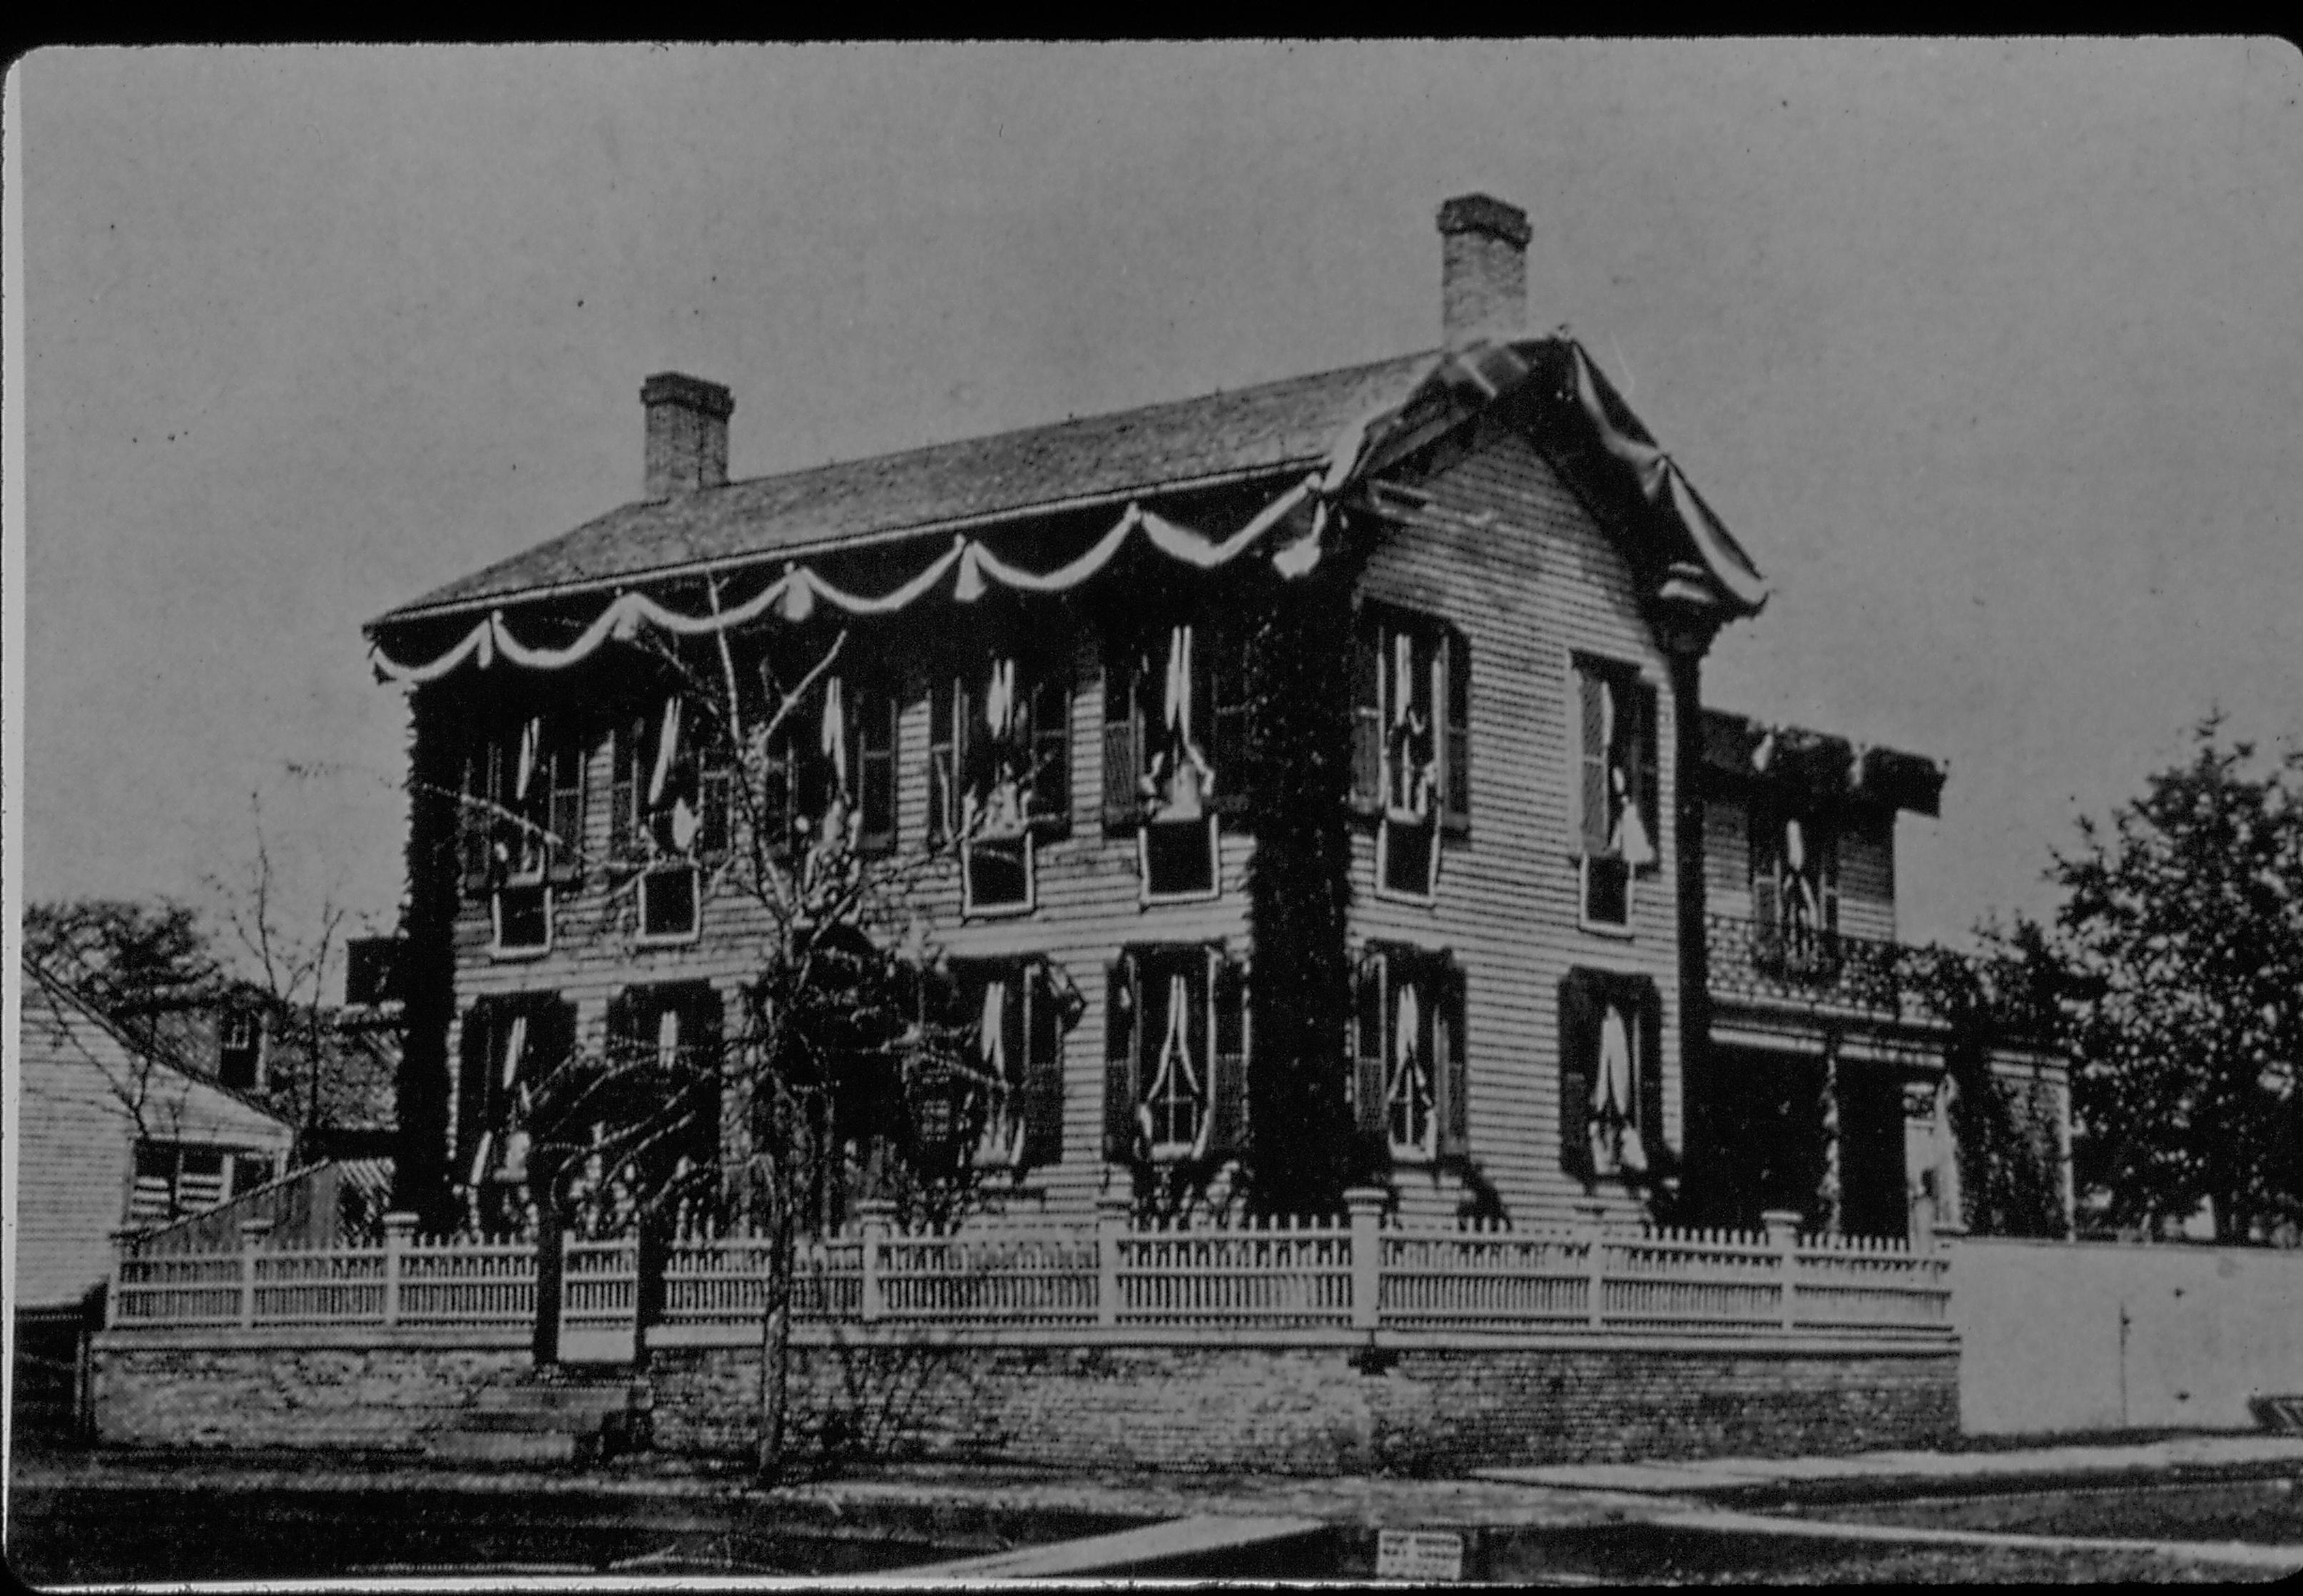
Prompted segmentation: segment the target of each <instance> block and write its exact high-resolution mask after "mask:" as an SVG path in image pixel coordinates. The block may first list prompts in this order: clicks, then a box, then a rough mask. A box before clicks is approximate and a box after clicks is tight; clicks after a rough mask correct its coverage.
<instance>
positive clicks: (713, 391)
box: [640, 371, 736, 499]
mask: <svg viewBox="0 0 2303 1596" xmlns="http://www.w3.org/2000/svg"><path fill="white" fill-rule="evenodd" d="M640 403H641V404H642V405H643V406H645V408H646V410H647V492H646V494H645V495H644V496H645V497H646V498H650V499H669V498H671V496H672V495H673V494H691V493H694V492H695V491H696V489H697V488H700V487H720V486H723V485H725V484H726V482H727V480H728V417H729V414H730V412H731V411H733V410H735V408H736V400H735V396H734V395H733V394H731V393H729V392H728V390H727V389H725V388H723V387H721V385H720V384H718V383H707V382H705V381H704V379H703V378H702V377H696V376H688V375H687V374H686V373H684V372H678V371H660V372H658V373H656V375H655V376H652V377H650V378H648V380H647V381H645V382H644V383H642V384H640Z"/></svg>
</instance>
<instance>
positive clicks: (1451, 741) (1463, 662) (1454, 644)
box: [1439, 628, 1472, 835]
mask: <svg viewBox="0 0 2303 1596" xmlns="http://www.w3.org/2000/svg"><path fill="white" fill-rule="evenodd" d="M1439 647H1440V651H1441V657H1442V660H1443V662H1444V663H1443V665H1442V671H1441V673H1442V675H1443V676H1444V678H1445V680H1446V686H1445V696H1444V700H1443V703H1442V705H1441V713H1442V722H1441V728H1440V739H1439V767H1440V780H1439V794H1440V811H1439V818H1440V823H1441V824H1443V825H1444V826H1446V827H1447V830H1448V831H1449V832H1454V833H1455V834H1457V835H1461V834H1462V833H1464V832H1468V831H1470V830H1471V829H1472V646H1471V644H1470V643H1469V642H1468V641H1466V640H1465V638H1464V634H1463V633H1461V632H1459V631H1456V630H1455V629H1453V628H1450V629H1448V630H1447V632H1446V633H1445V634H1444V635H1443V636H1442V637H1441V638H1440V642H1439Z"/></svg>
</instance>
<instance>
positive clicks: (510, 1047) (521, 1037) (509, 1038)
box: [502, 1014, 527, 1092]
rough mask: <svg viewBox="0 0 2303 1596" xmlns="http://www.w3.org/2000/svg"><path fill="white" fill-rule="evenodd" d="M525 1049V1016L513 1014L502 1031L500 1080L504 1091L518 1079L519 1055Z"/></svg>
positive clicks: (508, 1089) (509, 1088)
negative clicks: (506, 1027) (507, 1025)
mask: <svg viewBox="0 0 2303 1596" xmlns="http://www.w3.org/2000/svg"><path fill="white" fill-rule="evenodd" d="M526 1051H527V1016H526V1015H525V1014H515V1015H513V1016H512V1017H511V1026H510V1029H509V1030H507V1031H506V1032H505V1033H504V1051H503V1071H502V1082H503V1088H504V1090H505V1091H507V1092H509V1091H510V1090H511V1087H512V1083H513V1082H515V1081H517V1080H518V1079H519V1060H520V1055H521V1054H523V1053H525V1052H526Z"/></svg>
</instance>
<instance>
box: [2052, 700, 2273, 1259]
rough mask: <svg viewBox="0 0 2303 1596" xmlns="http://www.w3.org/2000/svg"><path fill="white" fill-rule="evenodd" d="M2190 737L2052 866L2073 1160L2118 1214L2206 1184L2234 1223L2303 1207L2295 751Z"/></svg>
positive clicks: (2266, 1222) (2155, 1207) (2226, 1236)
mask: <svg viewBox="0 0 2303 1596" xmlns="http://www.w3.org/2000/svg"><path fill="white" fill-rule="evenodd" d="M2194 739H2195V742H2196V744H2197V746H2196V747H2195V749H2194V750H2193V752H2192V755H2191V756H2190V758H2189V760H2188V762H2186V763H2184V764H2178V765H2173V766H2170V767H2169V768H2167V769H2165V770H2162V771H2160V772H2158V773H2155V775H2153V776H2152V777H2151V778H2150V779H2149V781H2148V782H2147V784H2146V787H2145V790H2144V792H2143V795H2142V796H2141V797H2140V798H2136V799H2135V800H2133V801H2132V802H2130V803H2129V804H2127V805H2126V806H2123V807H2122V808H2121V809H2119V810H2117V811H2116V812H2115V813H2114V815H2113V818H2112V823H2111V825H2110V827H2109V829H2108V830H2105V829H2104V828H2102V827H2099V826H2097V825H2096V824H2094V823H2088V822H2082V823H2081V827H2080V832H2081V838H2082V844H2083V845H2082V847H2081V848H2080V849H2079V851H2078V852H2076V853H2074V854H2072V855H2071V856H2070V857H2058V858H2057V860H2056V863H2055V866H2054V872H2053V875H2054V879H2055V880H2056V882H2058V883H2059V884H2060V885H2061V886H2062V887H2063V889H2064V891H2065V893H2066V894H2067V896H2066V899H2065V901H2064V903H2063V908H2062V909H2061V911H2060V912H2059V913H2058V915H2057V916H2056V922H2055V926H2056V936H2055V939H2054V942H2055V949H2054V951H2055V956H2056V957H2057V958H2058V959H2059V960H2060V961H2061V962H2062V964H2063V967H2064V970H2065V973H2066V980H2067V983H2068V984H2067V987H2066V992H2065V998H2066V1004H2067V1007H2068V1009H2069V1020H2070V1025H2071V1042H2072V1045H2073V1048H2074V1051H2075V1053H2076V1055H2077V1056H2078V1057H2079V1059H2080V1060H2082V1062H2081V1063H2080V1064H2079V1068H2078V1075H2077V1079H2076V1081H2075V1083H2074V1089H2073V1098H2074V1102H2073V1108H2074V1119H2075V1121H2076V1132H2077V1135H2076V1137H2075V1140H2076V1148H2075V1164H2076V1177H2077V1178H2078V1180H2079V1182H2080V1183H2081V1184H2082V1185H2083V1186H2085V1188H2086V1189H2087V1190H2088V1193H2089V1194H2090V1195H2091V1196H2092V1197H2093V1198H2095V1199H2096V1201H2097V1202H2099V1203H2100V1204H2101V1206H2102V1212H2103V1216H2104V1218H2105V1220H2108V1221H2109V1222H2110V1223H2111V1224H2112V1225H2114V1226H2118V1227H2122V1228H2126V1227H2138V1226H2139V1227H2142V1228H2145V1229H2158V1228H2160V1227H2162V1226H2164V1225H2166V1224H2169V1223H2171V1222H2176V1221H2180V1220H2183V1219H2185V1218H2187V1217H2188V1216H2189V1215H2190V1214H2192V1213H2194V1212H2198V1208H2199V1205H2200V1203H2202V1202H2211V1203H2213V1204H2214V1222H2215V1232H2216V1237H2217V1239H2219V1240H2223V1241H2243V1240H2247V1239H2249V1238H2251V1237H2257V1236H2258V1235H2261V1234H2265V1233H2267V1232H2269V1231H2270V1230H2272V1229H2275V1228H2277V1227H2278V1226H2280V1225H2281V1224H2282V1223H2286V1224H2292V1223H2294V1222H2296V1221H2297V1220H2303V1136H2299V1131H2303V1125H2299V1115H2303V1106H2299V1104H2303V1098H2299V1094H2298V1093H2297V1090H2296V1075H2297V1063H2298V1060H2303V806H2299V799H2303V756H2297V755H2293V754H2290V755H2288V756H2285V757H2283V758H2280V759H2277V760H2271V761H2260V760H2258V759H2257V751H2256V748H2255V746H2254V745H2253V744H2251V743H2248V742H2245V741H2238V740H2232V741H2228V742H2227V741H2226V740H2225V739H2224V738H2223V722H2222V717H2221V716H2220V715H2210V716H2209V717H2208V718H2207V719H2206V720H2205V721H2203V722H2200V723H2199V725H2198V727H2197V728H2196V729H2195V731H2194Z"/></svg>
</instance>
